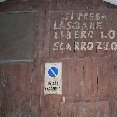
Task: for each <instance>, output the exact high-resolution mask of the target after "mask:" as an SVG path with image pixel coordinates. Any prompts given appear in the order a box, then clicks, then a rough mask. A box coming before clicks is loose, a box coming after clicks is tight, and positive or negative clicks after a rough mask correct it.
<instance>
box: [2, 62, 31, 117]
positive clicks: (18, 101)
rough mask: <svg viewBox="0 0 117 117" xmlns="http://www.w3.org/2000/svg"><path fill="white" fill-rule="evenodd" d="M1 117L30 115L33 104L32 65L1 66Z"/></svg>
mask: <svg viewBox="0 0 117 117" xmlns="http://www.w3.org/2000/svg"><path fill="white" fill-rule="evenodd" d="M0 71H2V77H1V81H2V84H1V87H3V89H2V90H3V92H2V94H0V95H3V96H2V97H1V96H0V97H1V99H0V100H1V101H2V102H1V107H0V108H1V109H0V110H1V116H2V115H5V116H6V117H7V116H8V117H9V116H24V117H26V116H27V115H30V114H31V113H30V108H31V105H30V102H31V94H30V90H31V83H30V81H31V74H32V65H31V64H26V63H23V64H6V65H1V69H0Z"/></svg>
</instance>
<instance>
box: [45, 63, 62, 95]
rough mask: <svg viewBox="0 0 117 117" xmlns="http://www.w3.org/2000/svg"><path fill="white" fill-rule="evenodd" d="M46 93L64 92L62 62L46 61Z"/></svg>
mask: <svg viewBox="0 0 117 117" xmlns="http://www.w3.org/2000/svg"><path fill="white" fill-rule="evenodd" d="M44 94H45V95H47V94H60V95H61V94H62V63H45V78H44Z"/></svg>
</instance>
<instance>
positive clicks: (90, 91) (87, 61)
mask: <svg viewBox="0 0 117 117" xmlns="http://www.w3.org/2000/svg"><path fill="white" fill-rule="evenodd" d="M97 80H98V79H97V58H84V86H85V100H88V101H93V100H96V98H97V90H98V89H97V85H98V84H97V82H98V81H97Z"/></svg>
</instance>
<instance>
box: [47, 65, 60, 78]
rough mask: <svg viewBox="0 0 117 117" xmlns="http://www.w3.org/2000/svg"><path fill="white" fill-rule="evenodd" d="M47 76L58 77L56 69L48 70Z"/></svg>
mask: <svg viewBox="0 0 117 117" xmlns="http://www.w3.org/2000/svg"><path fill="white" fill-rule="evenodd" d="M48 75H49V76H50V77H52V78H55V77H56V76H57V75H58V69H57V68H56V67H51V68H50V69H49V70H48Z"/></svg>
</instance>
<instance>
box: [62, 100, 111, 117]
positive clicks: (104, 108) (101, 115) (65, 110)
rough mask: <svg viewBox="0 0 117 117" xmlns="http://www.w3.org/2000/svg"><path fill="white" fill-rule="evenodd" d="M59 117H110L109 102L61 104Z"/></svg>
mask: <svg viewBox="0 0 117 117" xmlns="http://www.w3.org/2000/svg"><path fill="white" fill-rule="evenodd" d="M61 117H110V111H109V102H108V101H100V102H86V103H84V102H75V103H72V102H71V103H70V102H68V103H61Z"/></svg>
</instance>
